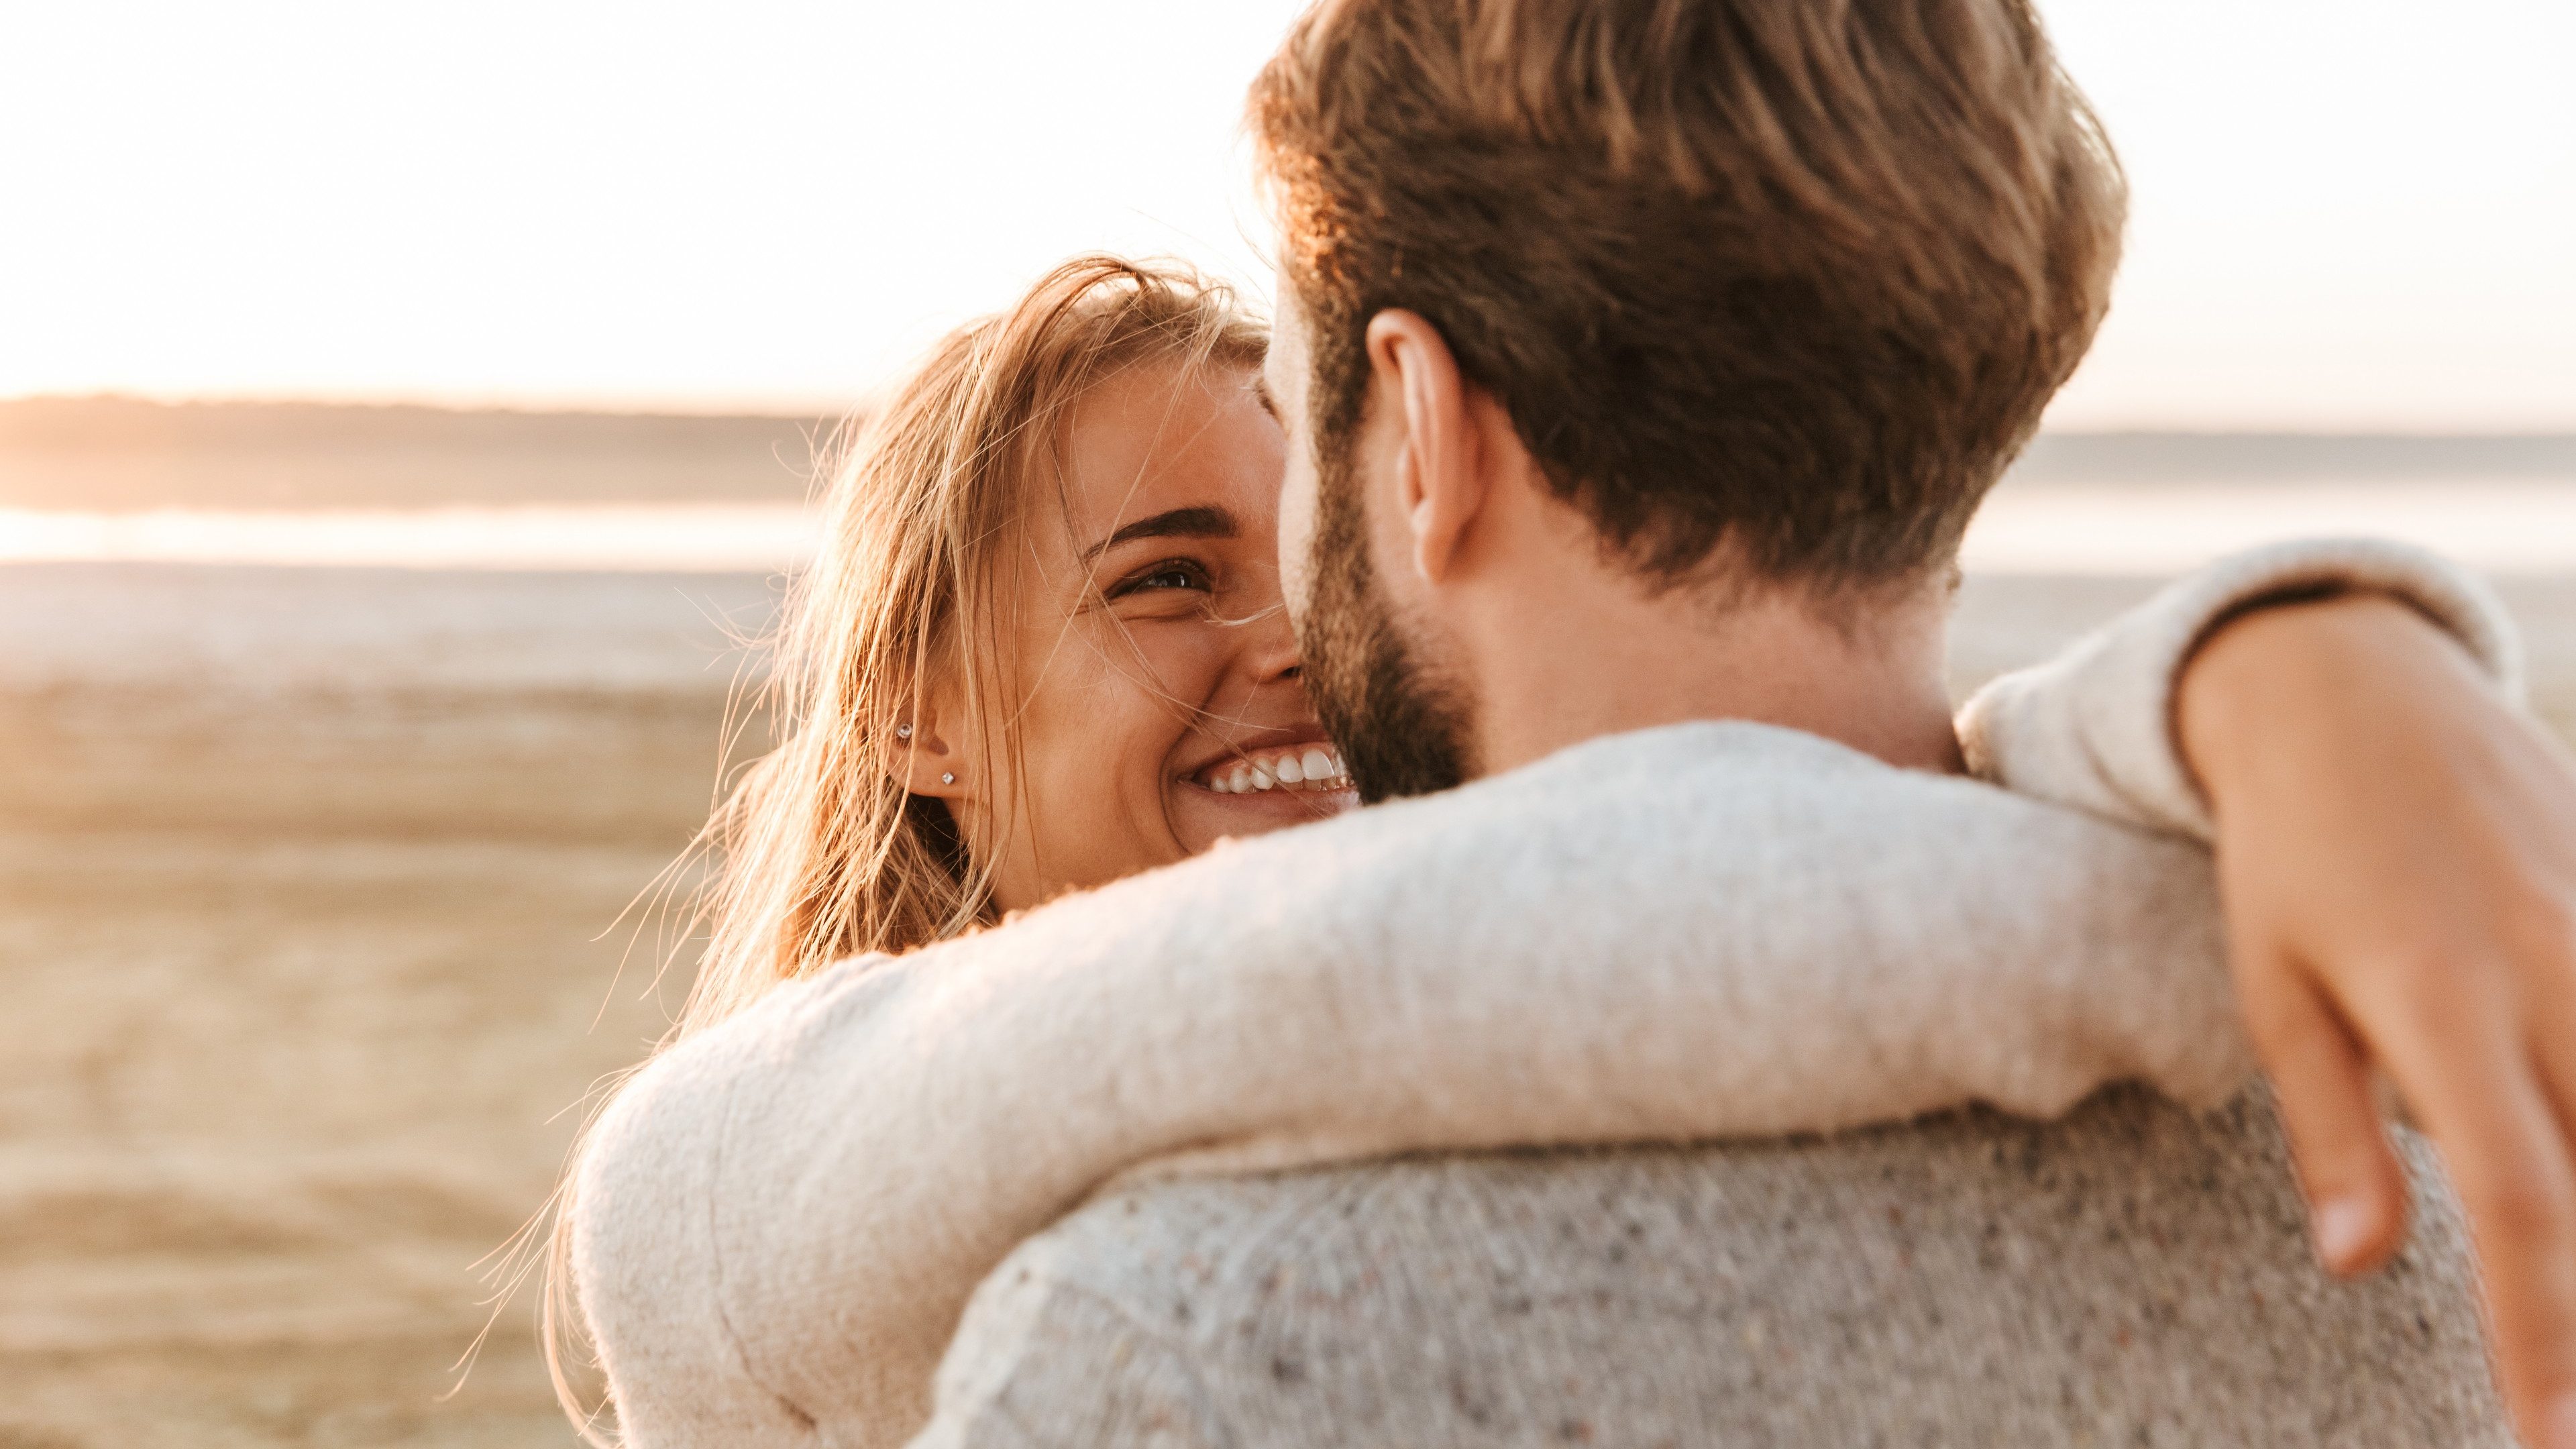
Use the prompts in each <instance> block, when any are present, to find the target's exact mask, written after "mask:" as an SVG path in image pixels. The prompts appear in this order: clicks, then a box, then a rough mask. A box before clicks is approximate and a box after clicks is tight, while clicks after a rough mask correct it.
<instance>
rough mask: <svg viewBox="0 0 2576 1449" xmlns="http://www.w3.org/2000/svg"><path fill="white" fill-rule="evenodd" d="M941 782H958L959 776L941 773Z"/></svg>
mask: <svg viewBox="0 0 2576 1449" xmlns="http://www.w3.org/2000/svg"><path fill="white" fill-rule="evenodd" d="M939 783H940V784H942V785H954V784H956V783H957V777H956V776H955V775H941V776H940V777H939Z"/></svg>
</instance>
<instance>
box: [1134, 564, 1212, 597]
mask: <svg viewBox="0 0 2576 1449" xmlns="http://www.w3.org/2000/svg"><path fill="white" fill-rule="evenodd" d="M1214 587H1215V586H1214V584H1213V583H1211V582H1210V580H1209V578H1208V573H1207V570H1206V569H1204V568H1201V567H1199V566H1198V565H1197V564H1195V563H1193V562H1191V561H1189V560H1188V559H1166V560H1164V561H1163V562H1161V563H1158V564H1156V565H1154V566H1153V567H1152V568H1149V569H1144V570H1141V571H1139V572H1136V573H1132V574H1129V575H1128V576H1127V577H1126V578H1124V579H1121V580H1119V582H1118V584H1117V586H1116V587H1115V588H1112V589H1111V590H1110V591H1109V597H1111V598H1113V599H1120V598H1125V597H1126V596H1127V595H1129V594H1141V593H1146V592H1149V591H1153V590H1160V589H1198V590H1201V591H1203V592H1206V591H1212V590H1213V589H1214Z"/></svg>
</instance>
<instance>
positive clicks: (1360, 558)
mask: <svg viewBox="0 0 2576 1449" xmlns="http://www.w3.org/2000/svg"><path fill="white" fill-rule="evenodd" d="M1335 451H1339V450H1335ZM1357 485H1358V480H1357V479H1356V478H1354V477H1353V476H1352V469H1351V466H1350V460H1349V459H1348V457H1347V456H1344V457H1341V458H1335V459H1333V460H1332V461H1330V462H1328V463H1325V464H1324V466H1323V467H1322V469H1321V476H1320V477H1319V478H1318V479H1317V480H1316V498H1315V536H1314V541H1313V542H1312V544H1310V545H1309V548H1308V554H1307V559H1306V578H1307V581H1308V582H1307V586H1306V607H1305V611H1304V618H1303V619H1302V620H1301V621H1300V623H1299V625H1298V630H1297V647H1298V649H1299V650H1300V651H1302V652H1303V654H1304V656H1305V670H1304V673H1305V678H1306V689H1307V692H1308V694H1309V695H1310V696H1311V697H1312V698H1313V700H1314V703H1315V712H1316V714H1317V715H1318V716H1319V717H1321V718H1322V720H1323V722H1324V728H1325V729H1327V730H1329V731H1331V732H1332V736H1333V741H1334V743H1335V744H1337V745H1339V746H1340V747H1341V752H1342V763H1343V765H1344V766H1345V767H1346V768H1347V769H1348V770H1349V771H1350V775H1351V784H1352V785H1353V787H1355V788H1356V789H1357V790H1358V791H1359V795H1360V799H1361V800H1362V801H1364V802H1367V803H1369V804H1375V803H1376V802H1378V801H1380V800H1387V799H1393V798H1395V797H1397V796H1403V795H1429V794H1434V793H1436V792H1438V791H1442V790H1447V789H1451V788H1453V787H1455V786H1457V785H1460V784H1463V783H1465V781H1466V779H1467V775H1468V761H1469V758H1470V755H1471V753H1472V751H1471V750H1470V748H1469V743H1468V726H1467V708H1466V705H1465V702H1464V701H1463V700H1462V699H1461V697H1460V691H1459V690H1458V689H1457V688H1456V687H1455V686H1454V685H1452V684H1450V683H1448V682H1447V681H1445V680H1443V679H1442V678H1441V677H1440V674H1439V671H1438V670H1436V669H1433V668H1429V667H1426V666H1425V665H1424V664H1423V663H1422V657H1421V656H1422V651H1421V648H1420V645H1419V642H1418V641H1417V640H1415V639H1410V638H1407V637H1406V635H1405V632H1404V630H1403V628H1402V627H1401V625H1399V624H1398V622H1397V620H1396V616H1395V610H1394V608H1393V607H1392V606H1391V605H1389V604H1388V602H1387V599H1386V595H1385V592H1384V591H1383V590H1382V589H1380V588H1379V586H1378V581H1377V570H1376V568H1375V567H1373V566H1372V565H1371V563H1370V561H1369V548H1368V523H1367V520H1366V518H1365V517H1363V510H1362V508H1361V506H1360V500H1359V492H1360V490H1359V488H1358V486H1357Z"/></svg>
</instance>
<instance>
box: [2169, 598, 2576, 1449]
mask: <svg viewBox="0 0 2576 1449" xmlns="http://www.w3.org/2000/svg"><path fill="white" fill-rule="evenodd" d="M2175 709H2176V712H2177V714H2178V718H2177V720H2176V721H2175V725H2176V730H2177V734H2178V736H2179V738H2180V740H2181V742H2182V746H2183V751H2184V754H2185V756H2186V757H2187V758H2188V759H2189V761H2190V763H2191V766H2192V768H2193V770H2194V771H2195V772H2196V773H2197V774H2198V776H2199V778H2200V780H2201V782H2202V784H2203V786H2204V787H2205V789H2206V790H2207V792H2208V795H2209V799H2210V803H2211V806H2212V808H2213V810H2214V812H2215V814H2216V817H2217V821H2218V868H2219V885H2220V892H2221V896H2222V898H2223V899H2224V901H2225V902H2226V908H2227V924H2228V934H2229V940H2230V953H2231V955H2232V957H2233V961H2234V966H2235V973H2236V982H2237V990H2238V993H2239V996H2240V997H2241V999H2242V1001H2243V1003H2244V1008H2245V1017H2246V1024H2247V1027H2248V1029H2249V1031H2250V1033H2251V1035H2252V1038H2253V1042H2254V1045H2255V1048H2256V1050H2257V1052H2258V1053H2259V1054H2260V1055H2261V1057H2262V1060H2263V1063H2264V1066H2265V1069H2266V1071H2267V1072H2268V1073H2269V1075H2270V1076H2271V1079H2272V1083H2273V1087H2274V1090H2275V1091H2276V1093H2277V1094H2278V1097H2279V1101H2280V1108H2281V1113H2282V1117H2283V1120H2284V1123H2285V1125H2286V1127H2287V1130H2288V1133H2289V1138H2290V1143H2291V1147H2292V1150H2293V1152H2294V1153H2295V1155H2296V1157H2297V1160H2298V1164H2299V1173H2300V1177H2301V1179H2302V1182H2303V1186H2304V1189H2305V1191H2306V1194H2307V1198H2308V1203H2309V1207H2310V1211H2311V1214H2312V1220H2313V1223H2314V1227H2315V1233H2316V1239H2317V1247H2318V1252H2319V1255H2320V1256H2321V1257H2322V1258H2324V1260H2325V1262H2326V1264H2327V1266H2328V1267H2330V1268H2331V1269H2333V1270H2335V1271H2336V1272H2339V1273H2344V1274H2354V1273H2360V1272H2364V1271H2367V1270H2368V1269H2371V1268H2374V1267H2376V1266H2378V1265H2379V1264H2380V1263H2382V1262H2384V1261H2385V1260H2386V1259H2387V1258H2388V1256H2389V1255H2390V1254H2391V1253H2393V1252H2394V1251H2395V1250H2396V1248H2397V1246H2398V1245H2399V1243H2400V1242H2401V1241H2402V1239H2403V1237H2404V1230H2405V1214H2406V1180H2405V1177H2404V1176H2403V1174H2402V1172H2401V1171H2400V1169H2399V1167H2398V1163H2397V1160H2396V1158H2395V1156H2394V1155H2393V1154H2392V1152H2391V1150H2390V1147H2389V1143H2388V1138H2387V1135H2386V1132H2385V1130H2384V1128H2383V1126H2382V1122H2381V1116H2380V1112H2379V1109H2378V1105H2377V1098H2376V1093H2375V1091H2374V1087H2375V1079H2376V1078H2377V1077H2379V1076H2381V1075H2384V1076H2385V1078H2386V1079H2387V1080H2388V1081H2389V1082H2391V1083H2393V1084H2394V1086H2395V1088H2396V1090H2397V1093H2398V1095H2399V1096H2400V1098H2401V1099H2402V1100H2403V1102H2404V1104H2405V1106H2406V1108H2407V1109H2408V1111H2409V1113H2410V1115H2411V1116H2412V1117H2413V1119H2414V1120H2415V1122H2416V1123H2417V1124H2418V1125H2420V1126H2421V1127H2422V1129H2423V1130H2424V1131H2425V1132H2426V1133H2427V1134H2428V1135H2429V1136H2430V1137H2431V1138H2432V1140H2433V1141H2434V1143H2435V1144H2436V1145H2437V1146H2438V1147H2439V1148H2440V1149H2441V1153H2442V1156H2443V1159H2444V1161H2445V1163H2446V1164H2447V1165H2448V1167H2449V1170H2450V1174H2451V1177H2452V1180H2453V1182H2454V1183H2455V1184H2456V1185H2457V1187H2458V1189H2459V1193H2460V1197H2461V1200H2462V1202H2463V1204H2464V1205H2465V1207H2466V1208H2467V1210H2468V1215H2469V1222H2470V1228H2471V1231H2472V1234H2473V1236H2474V1238H2475V1241H2476V1246H2477V1253H2478V1258H2479V1263H2480V1267H2481V1269H2482V1272H2483V1276H2484V1279H2485V1285H2486V1292H2487V1296H2488V1307H2489V1311H2490V1312H2491V1314H2492V1321H2493V1323H2494V1327H2495V1335H2496V1343H2495V1349H2496V1354H2497V1359H2498V1364H2499V1367H2500V1370H2501V1373H2502V1377H2503V1380H2504V1389H2505V1393H2506V1396H2507V1398H2508V1399H2509V1400H2510V1401H2511V1403H2512V1405H2513V1408H2514V1412H2515V1416H2516V1418H2517V1419H2518V1420H2519V1421H2520V1423H2521V1425H2522V1428H2523V1433H2524V1436H2525V1438H2526V1440H2527V1441H2528V1442H2531V1443H2534V1444H2539V1445H2546V1446H2550V1449H2562V1446H2564V1449H2576V760H2571V758H2570V756H2569V755H2568V753H2567V751H2566V750H2565V749H2564V748H2563V747H2562V746H2560V745H2559V744H2558V743H2557V742H2556V741H2554V740H2552V739H2550V738H2548V737H2547V736H2546V735H2544V734H2543V733H2542V731H2541V730H2540V728H2539V727H2538V726H2537V725H2535V724H2534V723H2533V722H2532V721H2531V720H2530V719H2528V718H2527V717H2525V716H2524V715H2522V714H2521V713H2519V712H2518V711H2516V710H2515V709H2513V708H2512V707H2511V706H2510V705H2508V704H2507V703H2506V701H2505V700H2503V699H2502V698H2501V697H2499V695H2498V694H2497V692H2496V691H2495V690H2494V688H2493V687H2492V686H2491V685H2490V684H2488V683H2487V682H2486V680H2485V679H2483V678H2482V677H2481V676H2480V675H2479V674H2478V673H2477V671H2476V669H2475V668H2474V667H2473V666H2472V664H2471V663H2470V661H2469V659H2468V657H2467V656H2466V655H2465V654H2464V653H2463V652H2462V651H2461V650H2460V649H2459V647H2458V646H2457V645H2456V644H2454V643H2452V642H2451V641H2450V640H2449V639H2448V638H2447V637H2445V636H2444V635H2442V634H2441V633H2440V632H2439V631H2438V630H2436V629H2434V628H2433V627H2432V626H2431V625H2429V624H2428V623H2426V622H2425V621H2424V620H2423V619H2421V618H2420V617H2418V616H2417V615H2416V614H2415V613H2414V612H2413V611H2412V610H2410V609H2408V608H2407V607H2406V606H2405V605H2403V604H2400V603H2398V602H2396V601H2394V600H2391V599H2388V598H2385V597H2381V596H2377V595H2367V594H2357V595H2348V596H2344V597H2340V598H2336V599H2331V600H2326V601H2323V602H2317V603H2306V604H2290V605H2280V606H2275V607H2271V608H2266V609H2261V610H2257V611H2254V612H2252V613H2249V614H2246V615H2244V616H2243V617H2241V618H2239V619H2237V620H2235V621H2233V622H2232V623H2230V624H2229V625H2227V626H2226V627H2225V628H2223V629H2221V630H2219V631H2218V632H2217V633H2216V634H2215V635H2213V636H2212V637H2211V638H2210V640H2209V641H2208V642H2207V643H2206V644H2204V645H2203V646H2202V648H2201V650H2200V652H2199V653H2198V654H2197V655H2196V656H2195V657H2194V659H2193V660H2192V662H2191V664H2190V666H2189V668H2188V670H2187V671H2186V673H2185V675H2184V677H2183V680H2182V684H2181V688H2180V690H2179V692H2178V695H2177V700H2176V705H2175Z"/></svg>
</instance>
